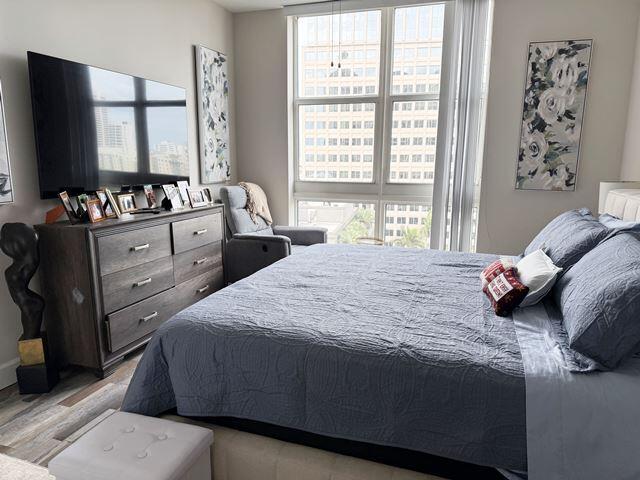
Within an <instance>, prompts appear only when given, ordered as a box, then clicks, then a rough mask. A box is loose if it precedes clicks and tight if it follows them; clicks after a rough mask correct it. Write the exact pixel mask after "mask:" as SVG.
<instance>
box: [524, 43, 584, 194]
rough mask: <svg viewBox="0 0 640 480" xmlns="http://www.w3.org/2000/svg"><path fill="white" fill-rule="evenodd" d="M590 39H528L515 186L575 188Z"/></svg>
mask: <svg viewBox="0 0 640 480" xmlns="http://www.w3.org/2000/svg"><path fill="white" fill-rule="evenodd" d="M592 48H593V39H581V40H560V41H557V40H556V41H545V42H530V43H529V47H528V53H527V64H526V75H525V78H526V82H525V88H524V94H523V97H522V98H523V102H522V105H523V108H522V117H521V118H522V123H521V129H520V139H519V148H518V156H517V161H516V175H515V189H516V190H541V191H560V192H574V191H575V190H576V183H577V177H578V167H579V162H580V145H581V140H582V128H583V123H584V112H585V109H586V99H587V92H588V85H589V75H590V68H591V52H592Z"/></svg>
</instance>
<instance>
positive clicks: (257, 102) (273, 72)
mask: <svg viewBox="0 0 640 480" xmlns="http://www.w3.org/2000/svg"><path fill="white" fill-rule="evenodd" d="M234 20H235V25H234V31H235V51H236V58H237V62H236V79H237V80H236V91H237V92H238V95H237V106H236V118H237V122H236V125H237V128H238V140H239V141H238V145H237V158H238V178H239V179H240V180H244V181H249V182H254V183H257V184H259V185H260V186H261V187H262V188H263V189H264V191H265V193H266V194H267V198H268V199H269V209H270V210H271V213H272V215H273V218H274V220H275V221H276V222H278V223H281V224H286V223H287V221H288V201H289V199H288V198H289V197H288V188H289V186H288V171H287V170H288V168H287V166H288V151H287V150H288V143H287V142H288V140H287V138H288V126H287V22H286V17H285V16H284V15H283V13H282V10H266V11H263V12H251V13H242V14H236V15H234Z"/></svg>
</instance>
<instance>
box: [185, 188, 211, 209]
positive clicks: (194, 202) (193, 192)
mask: <svg viewBox="0 0 640 480" xmlns="http://www.w3.org/2000/svg"><path fill="white" fill-rule="evenodd" d="M188 192H189V203H190V204H191V208H200V207H206V206H207V205H209V201H208V200H207V196H206V193H204V188H189V189H188Z"/></svg>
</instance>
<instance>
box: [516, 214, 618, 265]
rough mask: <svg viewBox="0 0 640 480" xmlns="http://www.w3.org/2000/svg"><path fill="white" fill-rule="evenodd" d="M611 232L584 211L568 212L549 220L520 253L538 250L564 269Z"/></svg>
mask: <svg viewBox="0 0 640 480" xmlns="http://www.w3.org/2000/svg"><path fill="white" fill-rule="evenodd" d="M611 232H612V231H611V229H609V228H608V227H606V226H605V225H603V224H602V223H600V222H599V221H598V220H597V219H596V218H595V217H594V216H593V215H591V212H590V211H589V210H588V209H586V208H583V209H580V210H570V211H568V212H565V213H563V214H561V215H559V216H557V217H556V218H554V219H553V220H551V222H550V223H549V224H548V225H547V226H546V227H544V228H543V229H542V230H541V231H540V233H538V235H536V237H535V238H534V239H533V241H532V242H531V243H530V244H529V246H528V247H527V249H526V250H525V251H524V254H525V255H529V254H530V253H532V252H535V251H536V250H538V249H542V250H544V251H545V253H546V254H547V255H548V256H549V257H550V258H551V260H553V263H554V264H556V265H557V266H558V267H560V268H562V269H564V270H567V269H568V268H570V267H571V266H572V265H574V264H576V263H577V262H578V260H580V259H581V258H582V257H583V256H584V254H586V253H587V252H588V251H590V250H591V249H593V248H594V247H595V246H596V245H598V244H599V243H600V242H602V241H603V240H604V239H605V238H607V236H608V235H609V234H610V233H611Z"/></svg>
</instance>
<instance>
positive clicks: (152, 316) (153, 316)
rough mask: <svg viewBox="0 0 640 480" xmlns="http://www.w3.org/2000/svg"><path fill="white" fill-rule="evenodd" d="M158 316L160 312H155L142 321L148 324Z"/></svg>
mask: <svg viewBox="0 0 640 480" xmlns="http://www.w3.org/2000/svg"><path fill="white" fill-rule="evenodd" d="M157 316H158V312H153V313H152V314H151V315H147V316H146V317H142V318H141V319H140V321H141V322H142V323H147V322H148V321H149V320H153V319H154V318H156V317H157Z"/></svg>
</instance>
